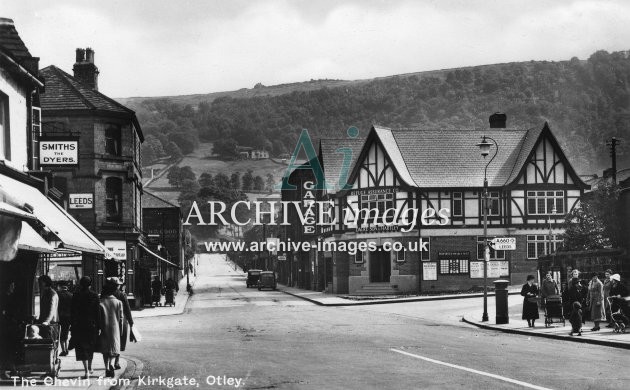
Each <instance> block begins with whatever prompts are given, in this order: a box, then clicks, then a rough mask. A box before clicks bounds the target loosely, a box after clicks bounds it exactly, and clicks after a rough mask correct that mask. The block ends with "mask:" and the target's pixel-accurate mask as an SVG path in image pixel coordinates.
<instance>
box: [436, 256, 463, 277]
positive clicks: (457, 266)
mask: <svg viewBox="0 0 630 390" xmlns="http://www.w3.org/2000/svg"><path fill="white" fill-rule="evenodd" d="M467 273H468V260H463V259H448V260H440V274H442V275H450V274H467Z"/></svg>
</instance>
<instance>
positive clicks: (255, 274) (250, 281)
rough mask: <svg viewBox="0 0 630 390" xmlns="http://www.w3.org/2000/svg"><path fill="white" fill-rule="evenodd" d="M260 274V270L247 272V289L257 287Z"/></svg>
mask: <svg viewBox="0 0 630 390" xmlns="http://www.w3.org/2000/svg"><path fill="white" fill-rule="evenodd" d="M261 272H262V270H260V269H250V270H247V288H249V287H250V286H251V287H254V286H257V285H258V279H260V273H261Z"/></svg>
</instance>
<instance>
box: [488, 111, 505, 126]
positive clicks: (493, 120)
mask: <svg viewBox="0 0 630 390" xmlns="http://www.w3.org/2000/svg"><path fill="white" fill-rule="evenodd" d="M506 123H507V115H505V114H504V113H502V112H495V113H494V114H492V115H490V128H491V129H505V124H506Z"/></svg>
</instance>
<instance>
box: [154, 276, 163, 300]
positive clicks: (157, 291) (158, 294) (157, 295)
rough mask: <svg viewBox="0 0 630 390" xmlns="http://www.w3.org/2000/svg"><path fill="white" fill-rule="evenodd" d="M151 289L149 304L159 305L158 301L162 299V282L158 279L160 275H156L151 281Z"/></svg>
mask: <svg viewBox="0 0 630 390" xmlns="http://www.w3.org/2000/svg"><path fill="white" fill-rule="evenodd" d="M151 290H153V294H152V295H151V305H153V303H155V305H156V306H160V302H161V301H162V282H161V281H160V277H159V276H156V277H155V278H154V279H153V282H151Z"/></svg>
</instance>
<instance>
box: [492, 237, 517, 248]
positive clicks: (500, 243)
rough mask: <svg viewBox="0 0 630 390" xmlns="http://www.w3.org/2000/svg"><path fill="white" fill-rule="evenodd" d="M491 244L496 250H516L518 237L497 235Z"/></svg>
mask: <svg viewBox="0 0 630 390" xmlns="http://www.w3.org/2000/svg"><path fill="white" fill-rule="evenodd" d="M490 246H492V248H493V249H494V250H495V251H514V250H516V237H496V238H493V239H492V241H491V242H490Z"/></svg>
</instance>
